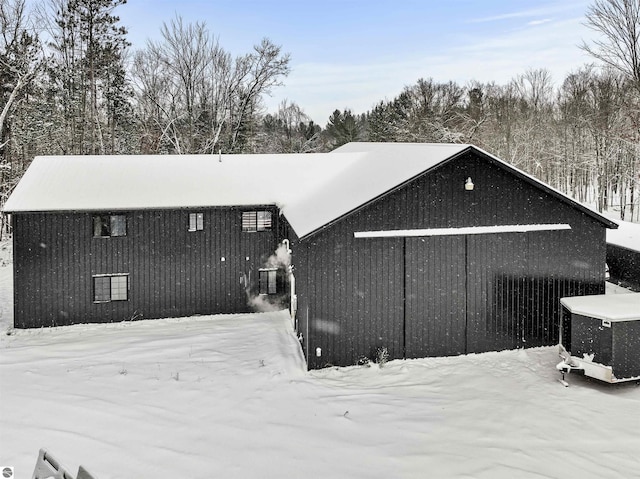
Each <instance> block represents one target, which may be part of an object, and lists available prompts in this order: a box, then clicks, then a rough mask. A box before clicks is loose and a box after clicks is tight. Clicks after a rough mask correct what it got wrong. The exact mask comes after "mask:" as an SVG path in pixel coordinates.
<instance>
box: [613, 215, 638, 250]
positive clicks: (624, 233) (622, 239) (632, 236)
mask: <svg viewBox="0 0 640 479" xmlns="http://www.w3.org/2000/svg"><path fill="white" fill-rule="evenodd" d="M615 221H616V223H617V224H618V226H619V228H618V229H617V230H607V243H610V244H614V245H616V246H622V247H623V248H627V249H630V250H633V251H640V224H638V223H630V222H628V221H621V220H615Z"/></svg>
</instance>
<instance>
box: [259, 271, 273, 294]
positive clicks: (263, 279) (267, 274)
mask: <svg viewBox="0 0 640 479" xmlns="http://www.w3.org/2000/svg"><path fill="white" fill-rule="evenodd" d="M277 277H278V270H277V269H275V268H269V269H260V270H258V288H259V293H260V294H276V292H277V290H278V288H277Z"/></svg>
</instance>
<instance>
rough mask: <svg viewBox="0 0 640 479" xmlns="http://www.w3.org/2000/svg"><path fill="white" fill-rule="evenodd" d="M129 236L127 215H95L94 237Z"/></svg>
mask: <svg viewBox="0 0 640 479" xmlns="http://www.w3.org/2000/svg"><path fill="white" fill-rule="evenodd" d="M111 236H127V217H126V216H125V215H94V216H93V237H94V238H109V237H111Z"/></svg>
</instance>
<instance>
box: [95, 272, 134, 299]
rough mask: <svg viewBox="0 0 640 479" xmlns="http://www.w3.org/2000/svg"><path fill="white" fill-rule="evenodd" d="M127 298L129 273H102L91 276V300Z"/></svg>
mask: <svg viewBox="0 0 640 479" xmlns="http://www.w3.org/2000/svg"><path fill="white" fill-rule="evenodd" d="M128 299H129V275H127V274H117V275H104V276H94V277H93V301H94V302H95V303H108V302H110V301H127V300H128Z"/></svg>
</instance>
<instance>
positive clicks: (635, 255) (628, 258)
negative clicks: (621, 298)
mask: <svg viewBox="0 0 640 479" xmlns="http://www.w3.org/2000/svg"><path fill="white" fill-rule="evenodd" d="M639 246H640V245H639ZM607 264H608V265H609V273H610V275H611V282H613V283H618V284H620V285H622V286H624V287H626V288H629V289H631V290H633V291H640V251H634V250H631V249H629V248H625V247H623V246H618V245H615V244H610V243H608V244H607Z"/></svg>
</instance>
